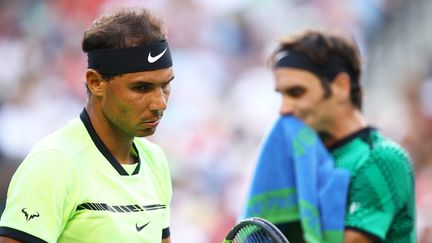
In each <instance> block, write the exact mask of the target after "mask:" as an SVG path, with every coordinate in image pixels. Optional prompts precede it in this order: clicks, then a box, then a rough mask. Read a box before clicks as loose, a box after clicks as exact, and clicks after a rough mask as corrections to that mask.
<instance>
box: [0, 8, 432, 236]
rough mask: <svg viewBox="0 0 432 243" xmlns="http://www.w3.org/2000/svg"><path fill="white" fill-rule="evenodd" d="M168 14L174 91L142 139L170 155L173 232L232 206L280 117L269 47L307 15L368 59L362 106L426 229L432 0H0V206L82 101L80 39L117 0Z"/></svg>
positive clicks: (217, 227)
mask: <svg viewBox="0 0 432 243" xmlns="http://www.w3.org/2000/svg"><path fill="white" fill-rule="evenodd" d="M118 5H121V6H130V5H143V6H147V7H149V8H150V9H152V10H154V11H156V12H157V13H158V14H160V15H162V16H163V17H164V18H165V20H166V23H167V25H168V31H169V41H170V46H171V52H172V56H173V61H174V71H175V77H176V78H175V80H174V81H173V83H172V96H171V98H170V101H169V109H168V111H167V112H166V115H165V118H164V119H163V121H162V123H161V125H160V127H159V128H158V131H157V132H156V134H155V135H153V136H152V137H150V138H149V139H150V140H152V141H154V142H156V143H158V144H159V145H160V146H162V147H163V148H164V149H165V151H166V153H167V156H168V159H169V162H170V166H171V171H172V179H173V186H174V195H173V203H172V226H171V232H172V240H173V242H194V243H207V242H210V243H213V242H218V243H220V242H222V239H223V237H224V235H225V233H226V232H227V231H228V230H229V229H230V228H231V227H232V226H233V224H234V223H235V221H236V220H237V217H238V215H239V214H240V213H241V210H242V205H243V202H244V200H245V197H246V194H247V190H248V183H249V182H250V179H251V174H252V171H253V169H254V166H255V162H256V156H257V153H258V150H259V146H260V142H261V140H262V138H263V136H264V135H265V134H266V131H267V130H268V129H269V127H270V125H271V124H272V122H273V121H274V119H275V118H276V117H277V110H278V99H279V97H278V95H277V94H276V93H275V92H274V91H273V90H274V88H273V83H272V75H271V72H270V69H269V68H268V67H267V66H266V61H267V57H268V56H269V54H270V52H271V51H272V49H273V48H274V47H275V46H276V41H277V40H278V38H279V37H281V36H284V35H288V34H290V33H293V32H297V31H299V30H302V29H304V28H329V29H333V30H340V31H344V32H346V33H347V34H349V35H351V36H353V37H354V38H355V39H356V41H357V42H358V44H359V46H360V48H361V52H362V55H363V58H364V66H363V70H364V74H363V80H362V81H363V84H364V87H365V93H366V94H365V100H364V106H365V107H364V113H365V115H366V117H367V118H368V119H369V121H370V122H371V123H372V124H374V125H375V126H376V127H378V128H379V129H381V130H382V131H383V132H384V133H385V134H386V135H388V136H389V137H391V138H393V139H395V140H396V141H398V142H400V143H401V144H403V145H404V146H405V147H406V148H407V149H408V151H409V152H410V153H411V155H412V157H413V162H414V166H415V169H416V181H417V195H416V197H417V210H418V215H417V221H418V224H417V227H418V229H417V231H418V237H419V242H432V236H429V234H432V232H431V233H430V231H431V230H432V189H430V188H432V167H431V165H432V45H431V43H432V28H431V27H430V23H432V1H430V0H409V1H408V0H405V1H404V0H347V1H339V0H285V1H280V0H278V1H276V0H236V1H232V0H218V1H206V0H143V1H108V0H92V1H86V0H74V1H72V0H15V1H9V0H0V54H1V56H3V57H4V59H3V61H2V63H1V64H0V212H1V211H2V210H3V208H4V200H5V195H6V190H7V186H8V183H9V180H10V177H11V175H12V173H13V172H14V171H15V169H16V167H17V166H18V165H19V163H20V162H21V161H22V159H23V158H24V156H25V155H26V154H27V153H28V152H29V150H30V149H31V147H32V146H33V145H34V144H35V143H36V142H37V141H38V140H39V139H40V138H42V137H43V136H45V135H47V134H48V133H50V132H52V131H54V130H55V129H57V128H59V127H60V126H62V125H64V124H65V123H66V122H67V121H68V120H70V119H72V118H74V117H76V116H78V114H79V113H80V112H81V110H82V107H83V105H84V104H85V102H86V94H85V86H84V81H85V76H84V73H85V70H86V65H87V64H86V60H87V59H86V56H85V55H84V54H83V53H82V51H81V48H80V45H81V38H82V35H83V32H84V31H85V30H86V29H87V28H88V26H89V25H90V23H91V22H92V20H93V19H94V18H95V17H96V16H98V15H99V14H100V13H101V11H104V10H106V9H109V8H113V7H114V6H118Z"/></svg>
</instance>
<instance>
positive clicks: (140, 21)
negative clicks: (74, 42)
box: [82, 7, 167, 80]
mask: <svg viewBox="0 0 432 243" xmlns="http://www.w3.org/2000/svg"><path fill="white" fill-rule="evenodd" d="M166 38H167V30H166V26H165V23H164V21H163V20H162V18H160V17H158V16H156V15H154V14H152V13H151V12H150V11H149V10H148V9H145V8H141V7H135V8H120V9H118V10H117V11H116V12H113V13H110V14H104V15H102V16H100V17H99V18H97V19H96V20H95V21H94V22H93V23H92V24H91V26H90V28H89V29H87V30H86V31H85V32H84V36H83V39H82V50H83V51H84V52H85V53H88V52H90V51H92V50H97V49H117V48H127V47H135V46H140V45H145V44H149V43H152V42H158V41H161V40H164V39H166ZM96 71H98V70H96ZM101 75H102V77H103V78H104V79H107V80H109V79H112V78H113V77H115V76H116V75H114V76H113V75H106V74H103V73H101Z"/></svg>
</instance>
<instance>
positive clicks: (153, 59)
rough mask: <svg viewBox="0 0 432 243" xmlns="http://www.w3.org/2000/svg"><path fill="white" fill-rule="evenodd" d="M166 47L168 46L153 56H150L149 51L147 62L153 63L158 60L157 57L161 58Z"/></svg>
mask: <svg viewBox="0 0 432 243" xmlns="http://www.w3.org/2000/svg"><path fill="white" fill-rule="evenodd" d="M167 49H168V47H167V48H165V50H163V52H161V53H160V54H159V55H157V56H154V57H152V55H151V52H149V54H148V57H147V60H148V62H149V63H154V62H156V61H157V60H159V58H161V57H162V56H163V54H165V52H166V50H167Z"/></svg>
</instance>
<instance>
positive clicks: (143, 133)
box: [135, 128, 156, 138]
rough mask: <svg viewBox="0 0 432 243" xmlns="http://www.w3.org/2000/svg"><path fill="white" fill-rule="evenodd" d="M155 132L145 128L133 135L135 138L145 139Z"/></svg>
mask: <svg viewBox="0 0 432 243" xmlns="http://www.w3.org/2000/svg"><path fill="white" fill-rule="evenodd" d="M155 132H156V128H147V129H144V130H139V131H137V132H136V133H135V137H139V138H142V137H147V136H151V135H153V134H154V133H155Z"/></svg>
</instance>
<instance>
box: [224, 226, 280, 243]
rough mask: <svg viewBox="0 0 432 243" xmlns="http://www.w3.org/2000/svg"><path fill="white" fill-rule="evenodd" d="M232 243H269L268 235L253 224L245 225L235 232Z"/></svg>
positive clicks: (270, 240)
mask: <svg viewBox="0 0 432 243" xmlns="http://www.w3.org/2000/svg"><path fill="white" fill-rule="evenodd" d="M232 242H233V243H271V242H274V241H273V240H272V239H271V237H270V235H269V234H268V233H267V232H266V231H264V230H262V229H261V228H260V227H257V226H255V225H246V226H245V227H243V228H242V229H240V231H239V232H238V233H237V234H236V236H235V237H234V239H233V241H232Z"/></svg>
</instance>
